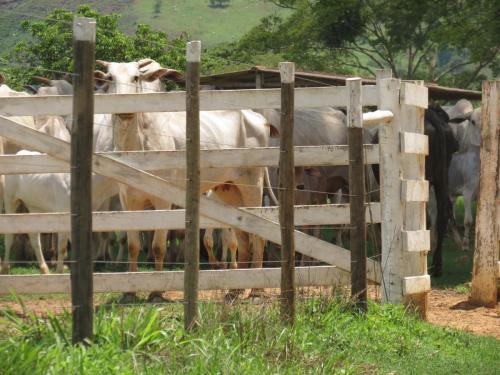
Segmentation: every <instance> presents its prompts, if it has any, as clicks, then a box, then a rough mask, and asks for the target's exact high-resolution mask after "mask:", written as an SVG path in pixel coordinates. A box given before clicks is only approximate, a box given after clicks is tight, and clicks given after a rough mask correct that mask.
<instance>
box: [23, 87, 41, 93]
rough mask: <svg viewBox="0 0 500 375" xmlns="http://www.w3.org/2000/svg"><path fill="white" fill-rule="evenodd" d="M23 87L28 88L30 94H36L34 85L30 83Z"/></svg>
mask: <svg viewBox="0 0 500 375" xmlns="http://www.w3.org/2000/svg"><path fill="white" fill-rule="evenodd" d="M24 88H25V89H26V90H28V91H29V92H31V93H32V94H36V93H37V92H38V90H37V89H36V87H34V86H32V85H24Z"/></svg>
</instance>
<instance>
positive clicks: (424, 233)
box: [402, 229, 431, 252]
mask: <svg viewBox="0 0 500 375" xmlns="http://www.w3.org/2000/svg"><path fill="white" fill-rule="evenodd" d="M402 234H403V250H404V251H410V252H419V251H429V250H430V249H431V234H430V231H429V230H425V229H421V230H404V231H403V232H402Z"/></svg>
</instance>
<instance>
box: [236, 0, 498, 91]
mask: <svg viewBox="0 0 500 375" xmlns="http://www.w3.org/2000/svg"><path fill="white" fill-rule="evenodd" d="M270 1H272V2H273V3H275V4H276V5H278V6H281V7H284V8H289V9H292V10H293V13H292V15H291V16H290V17H289V18H287V19H283V18H277V19H276V18H275V19H270V18H267V19H264V20H262V21H261V24H260V25H259V26H258V27H256V28H254V29H253V30H252V31H251V32H250V33H248V34H247V35H246V36H245V37H244V38H243V39H242V41H241V42H240V44H239V45H238V46H237V50H240V53H243V52H241V51H251V50H254V51H258V52H260V53H265V52H266V51H277V50H278V51H279V53H281V54H282V55H283V56H290V57H294V58H295V61H296V62H299V65H301V66H302V67H306V68H307V67H308V65H311V62H320V64H319V65H320V66H323V67H324V68H326V70H330V69H329V68H332V67H334V66H335V65H337V66H344V67H349V68H351V69H354V70H356V71H360V72H361V71H365V73H366V72H369V73H370V74H373V73H374V70H375V69H376V68H391V69H392V70H393V71H394V73H395V75H396V76H397V77H401V78H405V79H427V80H431V81H438V82H441V83H448V84H455V85H459V86H463V87H467V86H470V85H471V84H473V83H474V82H477V78H478V76H479V75H480V74H481V73H482V72H483V71H484V69H485V68H489V69H491V70H492V72H493V74H497V73H498V71H499V67H500V63H499V49H500V47H499V45H500V43H499V39H498V36H499V35H500V23H499V22H498V20H499V19H500V10H499V8H500V3H499V2H495V1H489V0H457V1H448V0H421V1H418V2H411V1H407V0H336V1H330V0H270ZM254 53H255V52H254ZM325 56H328V57H332V58H333V59H334V60H336V63H335V64H333V65H332V64H330V66H329V65H328V64H326V63H325V61H321V60H322V57H325ZM323 60H324V59H323ZM335 70H337V69H335Z"/></svg>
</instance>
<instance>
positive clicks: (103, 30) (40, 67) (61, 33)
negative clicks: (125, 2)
mask: <svg viewBox="0 0 500 375" xmlns="http://www.w3.org/2000/svg"><path fill="white" fill-rule="evenodd" d="M75 14H76V15H79V16H85V17H92V18H95V19H96V22H97V25H96V58H97V59H100V60H107V61H132V60H137V59H141V58H145V57H149V58H152V59H155V60H156V61H158V62H159V63H160V64H162V65H164V66H167V67H169V68H174V69H180V70H183V69H184V67H185V43H186V41H187V35H186V34H185V33H183V34H181V35H180V36H179V37H177V38H169V37H168V35H167V34H166V33H164V32H162V31H155V30H153V29H152V28H151V27H150V26H148V25H141V24H139V25H138V26H137V29H136V31H135V34H134V35H127V34H125V33H123V32H122V31H120V30H119V28H118V20H119V15H117V14H109V15H103V14H100V13H99V12H98V11H96V10H93V9H91V8H90V7H88V6H80V7H79V8H78V9H77V11H76V12H75V13H73V12H71V11H68V10H63V9H56V10H54V11H53V12H51V13H50V14H48V15H47V16H46V17H45V19H44V20H41V21H24V22H23V23H22V25H21V26H22V28H23V29H24V30H25V31H26V32H27V33H28V35H30V37H31V38H30V39H28V40H23V41H21V42H19V43H18V44H16V45H15V46H14V48H13V49H12V50H11V51H10V52H8V53H7V54H6V55H5V56H3V57H2V60H3V61H4V62H5V63H4V64H5V65H6V66H8V68H7V69H5V73H6V74H7V76H8V78H9V81H8V82H9V85H12V86H14V87H17V88H20V87H21V86H22V85H23V84H25V83H27V82H28V81H29V79H30V78H31V76H33V75H44V76H47V77H49V78H57V79H60V78H61V77H62V75H63V74H64V73H65V72H71V71H72V70H73V47H72V44H73V39H72V38H73V36H72V22H73V18H74V16H75Z"/></svg>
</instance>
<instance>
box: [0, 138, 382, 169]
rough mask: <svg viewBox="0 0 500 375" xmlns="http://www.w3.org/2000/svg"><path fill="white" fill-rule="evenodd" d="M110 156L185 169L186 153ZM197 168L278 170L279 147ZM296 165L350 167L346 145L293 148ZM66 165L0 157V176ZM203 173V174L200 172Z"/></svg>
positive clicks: (210, 154)
mask: <svg viewBox="0 0 500 375" xmlns="http://www.w3.org/2000/svg"><path fill="white" fill-rule="evenodd" d="M364 150H365V151H364V152H365V155H366V160H365V162H366V164H378V162H379V145H372V144H365V145H364ZM97 155H102V156H109V157H111V158H113V159H116V160H118V161H121V162H123V163H125V164H128V165H130V166H132V167H134V168H137V169H142V170H147V171H157V170H160V169H185V168H186V151H115V152H102V153H100V152H99V153H97ZM200 158H201V160H200V168H202V169H204V168H230V167H241V168H244V167H266V166H267V167H277V166H278V160H279V147H257V148H233V149H222V150H201V154H200ZM294 158H295V165H296V166H297V167H299V166H311V165H315V166H333V165H349V156H348V146H347V145H324V146H295V147H294ZM69 169H70V168H69V164H68V163H65V162H64V161H62V160H58V159H55V158H53V157H52V156H49V155H45V154H42V155H0V174H25V173H26V174H30V173H67V172H69ZM202 173H203V171H202Z"/></svg>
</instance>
